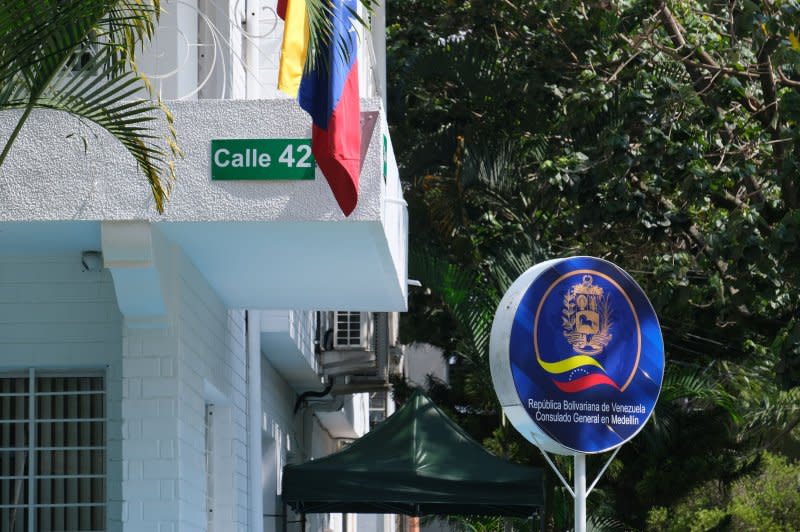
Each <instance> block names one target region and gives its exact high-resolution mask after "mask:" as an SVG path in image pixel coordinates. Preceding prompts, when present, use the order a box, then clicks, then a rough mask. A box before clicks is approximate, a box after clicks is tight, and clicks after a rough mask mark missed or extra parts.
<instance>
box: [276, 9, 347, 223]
mask: <svg viewBox="0 0 800 532" xmlns="http://www.w3.org/2000/svg"><path fill="white" fill-rule="evenodd" d="M357 7H358V6H357V0H331V2H330V17H331V22H332V30H333V31H332V34H331V36H330V38H329V39H325V41H327V44H321V45H320V50H319V57H318V58H317V61H315V62H314V68H313V69H309V70H304V67H305V61H306V59H307V54H308V18H307V14H306V11H305V0H281V1H280V2H279V5H278V12H279V14H280V13H283V14H284V17H285V20H286V25H285V30H284V36H283V47H282V53H281V66H280V73H279V85H278V86H279V88H281V90H284V91H286V92H288V93H289V94H293V93H292V92H291V90H292V88H293V87H294V86H295V85H294V83H295V81H296V80H297V79H298V76H297V64H298V61H301V60H302V62H301V63H299V64H301V65H303V67H301V68H300V72H301V80H300V82H299V90H298V91H297V93H298V100H299V103H300V107H302V108H303V109H304V110H305V111H306V112H307V113H308V114H309V115H311V119H312V122H313V126H312V133H311V151H312V153H313V154H314V159H316V161H317V165H318V166H319V168H320V170H321V171H322V173H323V175H324V176H325V179H326V180H327V181H328V185H329V186H330V187H331V190H332V191H333V195H334V197H335V198H336V201H337V202H338V204H339V208H341V209H342V212H343V213H344V214H345V216H349V215H350V213H352V212H353V210H354V209H355V208H356V203H357V202H358V178H359V173H360V172H361V103H360V100H359V94H358V61H357V55H358V35H357V33H356V26H355V23H356V21H355V20H354V16H353V14H354V13H356V9H357ZM295 10H297V12H298V13H302V16H301V17H300V18H299V21H300V22H299V23H297V24H293V23H291V22H290V21H294V13H295ZM290 32H291V33H292V35H291V36H290V35H289V33H290ZM301 32H305V33H302V39H304V40H303V42H304V43H305V47H301V46H296V45H294V44H291V43H294V42H296V41H295V40H294V39H295V38H297V37H298V36H299V35H300V34H301ZM320 41H322V39H320ZM287 42H288V43H289V44H287ZM284 54H285V57H286V59H284Z"/></svg>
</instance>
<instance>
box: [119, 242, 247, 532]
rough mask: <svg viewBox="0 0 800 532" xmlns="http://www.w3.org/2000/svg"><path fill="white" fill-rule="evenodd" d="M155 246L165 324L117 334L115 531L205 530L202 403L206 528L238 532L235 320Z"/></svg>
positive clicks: (239, 379) (238, 332)
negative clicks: (209, 433) (119, 475)
mask: <svg viewBox="0 0 800 532" xmlns="http://www.w3.org/2000/svg"><path fill="white" fill-rule="evenodd" d="M154 246H155V248H156V251H157V254H156V256H157V258H158V264H157V266H158V269H159V273H160V275H161V278H162V280H163V281H162V287H163V288H162V289H163V291H164V294H163V295H164V299H165V303H166V306H167V309H168V318H167V326H166V327H164V328H161V329H137V328H126V329H125V331H124V349H123V383H122V384H123V401H122V412H123V418H124V423H123V456H124V460H125V467H124V468H123V480H122V492H123V498H124V500H125V507H124V509H123V521H124V530H125V532H128V531H137V532H138V531H145V530H156V529H158V530H175V531H181V532H189V531H201V530H206V526H207V513H206V473H205V454H204V452H205V429H204V427H205V405H206V403H211V404H214V405H216V408H215V416H216V418H215V420H214V434H215V436H216V438H215V453H214V458H213V460H214V471H215V475H214V478H213V485H214V495H215V502H214V523H215V529H216V530H226V531H227V530H230V531H246V530H249V521H248V519H249V516H248V509H249V502H248V501H249V499H248V475H249V468H248V459H249V456H248V449H247V430H248V429H247V419H246V412H247V407H248V405H247V398H246V396H245V390H246V378H247V370H246V356H245V342H244V314H243V313H242V312H238V311H229V310H227V309H226V308H225V306H224V305H223V304H222V302H221V300H220V299H219V297H218V296H217V295H216V294H215V293H214V292H213V291H212V290H211V289H210V288H209V287H208V284H207V283H206V282H205V280H204V279H203V278H202V276H201V275H200V274H199V273H198V272H197V270H196V269H195V268H194V267H193V266H192V264H191V263H190V262H189V261H188V260H186V258H185V257H184V256H183V254H182V253H181V252H180V250H179V249H178V248H177V247H175V246H173V245H170V244H169V242H167V241H166V240H165V239H163V238H160V237H156V239H155V241H154ZM164 527H166V528H164Z"/></svg>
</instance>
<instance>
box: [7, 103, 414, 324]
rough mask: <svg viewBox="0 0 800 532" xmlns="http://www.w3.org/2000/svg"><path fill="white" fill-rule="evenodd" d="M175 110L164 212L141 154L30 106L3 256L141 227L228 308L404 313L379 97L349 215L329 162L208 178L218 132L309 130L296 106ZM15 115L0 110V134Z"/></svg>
mask: <svg viewBox="0 0 800 532" xmlns="http://www.w3.org/2000/svg"><path fill="white" fill-rule="evenodd" d="M169 107H170V108H171V110H172V112H173V114H174V117H175V126H176V128H177V130H178V139H179V143H180V145H181V148H182V149H183V151H184V153H185V157H184V158H183V159H182V160H180V161H178V163H177V174H178V181H177V182H176V183H175V186H174V190H173V193H172V197H171V199H170V201H169V203H168V204H167V207H166V212H165V213H164V214H163V215H159V214H158V213H157V212H156V211H155V208H154V206H153V202H152V199H151V197H150V191H149V186H148V184H147V182H146V180H145V178H144V177H143V175H142V173H141V172H140V171H139V170H138V169H137V167H136V164H135V162H134V160H133V158H132V157H130V155H128V153H127V152H126V151H125V150H124V149H123V148H122V147H121V146H120V145H119V144H118V143H117V142H116V141H115V140H114V139H113V138H112V137H111V136H110V135H108V134H107V133H106V132H105V131H102V130H100V129H99V128H96V127H93V126H87V125H86V124H85V123H84V122H80V121H78V120H76V119H75V118H73V117H71V116H70V115H67V114H65V113H59V112H54V111H37V112H34V113H33V114H32V115H31V116H30V118H29V120H28V122H27V123H26V124H25V126H24V128H23V129H22V133H21V134H20V136H19V137H18V139H17V141H16V143H15V145H14V147H13V149H12V151H11V153H10V155H9V157H8V159H7V160H6V162H5V163H4V165H3V167H2V168H0V205H2V209H0V255H15V254H17V255H19V254H39V255H48V254H64V253H75V254H76V256H79V253H80V252H81V251H83V250H86V249H101V247H102V246H103V245H104V244H105V243H106V242H105V240H108V239H105V238H104V239H103V240H104V241H103V242H101V237H100V234H101V227H102V226H103V225H104V224H105V225H108V224H125V223H131V224H133V225H136V226H141V224H142V223H144V224H147V225H149V227H150V229H151V231H152V232H154V233H158V234H159V235H160V236H163V237H164V238H165V239H166V240H167V241H168V242H169V243H170V244H172V245H175V246H177V247H178V248H179V249H180V250H181V251H182V252H183V253H184V254H185V255H186V256H187V257H188V258H189V260H190V261H191V262H192V264H193V265H194V266H195V267H196V268H197V269H198V270H199V271H200V273H202V274H203V276H204V277H205V278H206V279H207V280H208V282H209V284H210V285H211V286H212V288H214V289H215V291H216V292H217V293H218V294H219V296H220V298H221V299H222V300H223V301H224V302H225V303H226V304H227V305H228V306H229V307H232V308H261V309H331V310H333V309H336V310H365V311H397V310H405V309H406V296H407V286H406V278H407V272H406V256H407V231H408V229H407V228H408V222H407V210H406V206H405V202H404V201H403V199H402V191H401V186H400V182H399V177H398V175H397V166H396V164H395V162H394V156H393V152H392V148H391V142H390V141H389V135H388V129H387V126H386V121H385V118H384V117H383V115H382V113H383V111H382V109H381V107H380V100H364V101H362V108H363V109H364V110H365V111H374V112H379V113H380V115H379V119H378V121H377V124H376V125H375V127H374V129H373V130H372V135H371V137H370V139H369V146H368V148H367V151H366V156H365V159H364V163H363V166H362V173H361V178H360V191H359V201H358V206H357V208H356V210H355V211H354V212H353V213H352V214H351V215H350V217H348V218H345V217H344V216H343V214H342V213H341V211H340V210H339V208H338V205H337V204H336V201H335V199H334V197H333V195H332V193H331V191H330V188H329V187H328V184H327V182H326V180H325V178H324V176H322V175H321V173H320V172H319V170H317V173H316V178H315V179H314V180H313V181H258V182H254V181H212V180H211V177H210V143H211V140H212V139H224V138H307V137H310V121H309V119H308V116H307V115H306V114H305V113H304V112H303V111H302V110H301V109H300V108H299V107H298V106H297V104H296V103H295V102H294V101H291V100H259V101H252V100H238V101H237V100H200V101H193V102H172V103H170V104H169ZM17 116H18V115H16V114H14V113H12V112H6V113H2V114H0V134H5V135H6V136H8V133H9V132H10V131H11V128H13V125H14V123H15V119H16V118H17ZM81 137H83V138H84V139H85V140H86V145H84V142H83V141H82V140H80V138H81ZM384 144H386V146H387V149H384ZM104 251H105V250H104ZM117 251H118V250H117Z"/></svg>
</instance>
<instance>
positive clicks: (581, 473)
mask: <svg viewBox="0 0 800 532" xmlns="http://www.w3.org/2000/svg"><path fill="white" fill-rule="evenodd" d="M573 464H574V467H573V472H572V476H573V480H574V481H575V490H574V491H575V532H586V495H587V493H586V455H585V454H583V453H575V455H574V457H573Z"/></svg>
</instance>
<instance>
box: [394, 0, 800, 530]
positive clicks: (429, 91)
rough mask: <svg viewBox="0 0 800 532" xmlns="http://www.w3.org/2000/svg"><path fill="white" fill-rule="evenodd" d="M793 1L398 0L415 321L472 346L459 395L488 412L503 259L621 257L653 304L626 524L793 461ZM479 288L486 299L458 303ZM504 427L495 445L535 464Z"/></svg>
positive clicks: (434, 338)
mask: <svg viewBox="0 0 800 532" xmlns="http://www.w3.org/2000/svg"><path fill="white" fill-rule="evenodd" d="M799 10H800V5H798V4H797V3H796V2H793V1H778V2H769V3H759V4H756V3H753V2H748V1H733V2H728V1H725V2H721V1H715V0H706V1H699V0H691V1H688V0H680V1H679V0H676V1H673V2H663V1H636V0H629V1H622V0H620V1H613V0H598V1H593V2H588V1H585V2H584V1H575V0H569V1H559V2H556V1H548V0H545V1H537V2H534V1H532V0H517V1H513V0H512V1H509V2H490V1H488V0H472V1H470V2H463V3H451V2H440V1H436V0H409V1H407V2H404V3H402V5H397V6H394V9H393V11H392V12H391V15H392V17H393V18H392V20H391V26H390V36H389V37H390V39H389V49H390V60H391V61H393V65H392V68H391V69H390V73H391V74H390V75H391V78H390V83H389V87H390V88H392V89H393V92H392V93H391V94H390V97H391V101H390V106H389V110H390V124H391V125H392V128H393V138H395V139H396V149H397V150H398V153H399V155H400V163H401V166H402V169H401V173H402V175H404V176H405V179H406V185H407V191H406V197H407V199H408V201H409V206H410V210H411V217H412V218H411V219H412V227H411V239H412V245H411V247H412V249H415V250H421V255H424V256H425V257H426V258H424V259H412V263H411V266H412V274H413V276H414V277H415V278H419V279H421V280H422V281H423V284H424V285H425V286H426V287H427V290H426V291H425V292H419V293H416V294H412V296H411V308H412V313H411V314H409V316H408V317H407V319H406V322H405V325H406V329H405V335H406V336H407V337H408V338H411V339H417V340H425V341H431V342H434V343H437V344H438V345H441V346H443V347H444V348H445V349H446V350H447V351H448V354H452V353H457V354H458V355H460V356H461V360H462V364H463V367H464V368H466V370H465V371H464V376H463V378H461V379H460V380H459V381H458V382H457V383H455V384H454V385H453V390H452V392H451V397H452V398H453V400H454V401H457V404H458V405H459V408H454V410H456V411H460V412H467V413H469V412H474V413H477V412H481V413H486V412H488V411H493V412H495V416H494V418H493V419H494V421H493V423H494V427H495V428H496V427H498V426H499V424H500V416H499V414H498V411H497V405H496V402H495V400H494V399H493V397H492V394H491V391H490V390H487V389H488V388H490V385H488V384H487V382H488V381H487V380H486V374H485V373H486V370H485V368H486V365H487V362H486V360H485V351H484V350H483V349H482V347H481V346H482V345H483V344H482V343H481V342H482V338H483V335H484V331H485V327H486V323H487V321H486V320H487V319H490V318H487V314H486V313H487V312H488V316H491V314H492V313H493V311H494V309H492V308H491V305H490V304H488V302H489V301H491V300H492V299H493V298H494V300H495V301H496V300H497V299H498V298H499V295H501V294H502V290H503V289H504V288H503V285H505V286H507V285H508V282H509V279H513V276H512V272H513V270H514V269H513V268H508V267H507V265H508V263H509V258H524V260H522V259H521V260H520V262H530V263H532V262H538V261H540V260H542V259H545V258H551V257H558V256H568V255H573V254H589V255H595V256H600V257H603V258H607V259H609V260H612V261H614V262H616V263H617V264H619V265H620V266H621V267H623V268H625V269H626V270H627V271H629V272H630V273H631V274H632V275H633V276H634V277H635V278H636V280H637V281H638V282H639V284H640V285H642V287H643V288H644V290H645V292H646V293H648V295H649V296H650V298H651V300H652V302H653V304H654V307H655V308H656V311H657V313H658V315H659V319H660V321H661V324H662V329H663V332H664V336H665V342H666V347H667V357H668V375H667V379H666V381H665V385H666V386H665V390H664V394H663V396H662V400H661V402H660V404H659V406H658V408H657V412H656V417H655V418H654V421H653V423H651V424H650V425H649V426H648V427H647V429H646V430H645V431H644V432H643V433H642V434H641V435H640V436H639V437H637V438H636V439H635V440H633V441H632V442H631V443H630V444H629V445H626V446H625V447H624V448H623V449H622V451H621V452H620V455H619V458H618V463H617V464H615V465H614V466H613V467H612V469H611V470H610V472H609V474H608V477H607V479H606V480H604V481H603V482H602V483H601V484H603V485H604V487H605V489H604V491H603V492H602V493H598V494H597V496H596V495H594V494H593V496H592V497H593V498H594V502H593V501H592V499H591V498H590V503H591V504H596V505H597V508H599V509H601V510H602V511H605V512H607V513H609V514H610V515H613V516H615V517H617V518H618V519H620V520H622V521H623V522H626V523H628V524H629V525H630V526H632V527H636V528H641V527H643V526H644V524H645V520H646V517H647V512H648V510H649V509H650V508H652V507H653V506H654V505H656V504H658V505H661V506H666V507H670V506H671V505H673V504H678V501H680V500H681V499H682V498H683V497H684V496H685V495H686V494H687V493H689V492H690V491H691V490H692V489H693V488H694V487H695V486H697V485H700V484H702V483H703V482H705V481H706V480H708V479H712V480H714V481H717V482H722V483H723V484H725V485H730V484H731V483H732V482H734V480H735V479H736V478H737V477H739V476H741V475H742V474H745V473H746V472H747V471H749V470H750V468H752V467H753V464H754V460H756V459H757V457H758V456H759V455H760V452H761V450H762V449H770V450H772V451H776V452H782V453H785V454H787V455H788V456H797V450H798V447H797V442H798V439H797V437H798V430H797V427H798V426H799V425H800V411H798V410H797V407H796V404H797V402H796V401H795V400H794V399H795V398H796V394H797V393H798V391H797V390H798V386H800V372H799V371H798V368H799V367H800V357H798V355H800V323H798V320H797V316H798V315H800V313H799V312H798V310H800V269H798V268H797V267H796V264H797V263H798V259H800V256H799V255H798V254H799V253H800V248H798V246H797V242H798V236H800V233H799V232H798V231H799V230H800V209H798V207H799V205H798V190H797V186H798V176H799V174H798V168H797V165H796V164H795V162H796V161H797V160H799V159H800V158H798V155H800V153H798V152H797V151H796V150H798V149H800V142H799V141H800V137H798V135H799V134H800V131H799V130H798V128H797V123H798V116H800V115H799V114H798V113H800V92H798V88H800V42H798V37H797V35H796V34H795V31H796V28H798V27H800V11H799ZM428 257H438V260H439V261H441V262H442V263H443V264H445V265H448V266H447V267H446V268H444V271H445V273H447V272H448V271H449V272H450V273H449V274H448V275H443V274H442V270H443V269H442V268H439V271H432V270H431V268H429V266H430V264H429V262H430V260H431V259H429V258H428ZM458 277H462V278H464V279H465V282H464V283H459V282H456V280H457V279H458ZM479 301H484V302H486V304H485V305H483V306H484V307H485V308H488V309H490V310H484V311H481V312H478V313H477V314H475V313H469V312H466V311H464V310H463V309H459V308H458V307H459V306H461V307H464V306H465V305H466V306H469V307H470V308H472V310H474V308H473V307H474V306H475V304H477V303H478V302H479ZM478 306H480V305H478ZM434 320H436V321H434ZM437 324H438V325H439V326H438V327H437ZM462 417H468V416H462ZM484 417H485V416H484ZM466 425H467V426H470V425H469V422H467V423H466ZM481 429H482V431H481V432H480V433H479V435H482V436H483V437H484V438H487V437H491V435H492V434H494V433H495V432H494V430H493V429H492V427H491V425H490V426H486V425H485V424H483V425H482V426H481ZM498 434H500V433H498ZM503 437H505V436H503ZM508 438H511V439H513V438H514V436H513V435H509V436H508ZM510 441H511V440H504V441H497V442H495V443H493V444H492V445H495V448H496V449H497V450H502V449H510V450H512V453H511V454H512V457H514V458H516V459H519V460H523V461H534V460H536V455H535V453H528V452H526V451H521V449H524V448H525V445H524V442H521V445H519V446H515V445H511V444H510ZM489 443H491V442H489ZM517 449H519V450H520V451H517ZM553 489H555V488H553ZM709 519H711V517H709ZM551 525H552V526H553V527H556V523H555V521H551Z"/></svg>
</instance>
